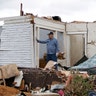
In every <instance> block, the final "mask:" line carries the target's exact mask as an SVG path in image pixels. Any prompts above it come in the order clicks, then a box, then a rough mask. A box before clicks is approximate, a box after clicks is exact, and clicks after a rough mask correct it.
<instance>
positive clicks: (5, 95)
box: [0, 85, 20, 96]
mask: <svg viewBox="0 0 96 96" xmlns="http://www.w3.org/2000/svg"><path fill="white" fill-rule="evenodd" d="M19 92H20V91H19V90H17V89H15V88H11V87H7V86H1V85H0V96H16V95H17V94H19Z"/></svg>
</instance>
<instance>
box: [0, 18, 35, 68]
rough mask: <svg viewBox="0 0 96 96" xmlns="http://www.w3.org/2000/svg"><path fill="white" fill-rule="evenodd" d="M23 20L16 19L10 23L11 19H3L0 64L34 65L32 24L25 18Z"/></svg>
mask: <svg viewBox="0 0 96 96" xmlns="http://www.w3.org/2000/svg"><path fill="white" fill-rule="evenodd" d="M19 18H20V17H19ZM10 19H11V18H10ZM17 21H19V22H20V23H18V22H17ZM23 21H24V22H22V20H21V21H20V19H18V20H17V19H16V20H12V23H11V20H5V22H6V23H5V25H4V26H3V31H2V34H1V46H0V65H5V64H12V63H15V64H17V65H18V66H19V67H35V65H34V62H33V59H34V54H33V36H32V35H33V34H32V33H33V25H32V24H30V22H26V21H28V20H27V19H26V18H24V20H23ZM9 23H10V24H9Z"/></svg>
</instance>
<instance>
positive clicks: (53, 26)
mask: <svg viewBox="0 0 96 96" xmlns="http://www.w3.org/2000/svg"><path fill="white" fill-rule="evenodd" d="M40 28H42V29H47V30H52V31H54V32H55V34H54V35H55V38H57V32H62V33H63V35H64V39H66V38H65V37H66V36H65V26H64V23H61V22H54V21H53V20H46V19H42V18H37V17H36V18H34V38H35V39H34V40H35V45H34V46H35V48H34V52H35V55H34V56H35V57H34V58H35V64H36V68H39V44H38V43H37V41H36V37H37V38H38V39H39V33H40ZM65 41H66V40H64V45H65ZM64 50H66V46H64Z"/></svg>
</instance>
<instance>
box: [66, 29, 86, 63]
mask: <svg viewBox="0 0 96 96" xmlns="http://www.w3.org/2000/svg"><path fill="white" fill-rule="evenodd" d="M66 33H67V35H68V36H67V41H68V42H67V43H68V44H67V48H68V50H70V35H83V36H84V47H83V49H84V50H83V55H86V56H87V31H85V32H79V31H78V32H68V31H67V32H66ZM67 52H68V51H67ZM67 55H68V56H69V60H68V61H69V62H70V65H71V60H70V56H71V54H70V51H69V52H68V53H67Z"/></svg>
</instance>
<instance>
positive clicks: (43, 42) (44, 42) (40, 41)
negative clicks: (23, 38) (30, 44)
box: [36, 38, 47, 44]
mask: <svg viewBox="0 0 96 96" xmlns="http://www.w3.org/2000/svg"><path fill="white" fill-rule="evenodd" d="M36 41H37V42H38V43H42V44H46V43H47V40H45V41H42V40H38V39H37V38H36Z"/></svg>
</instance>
